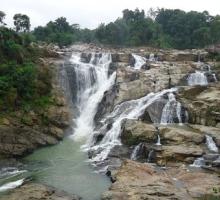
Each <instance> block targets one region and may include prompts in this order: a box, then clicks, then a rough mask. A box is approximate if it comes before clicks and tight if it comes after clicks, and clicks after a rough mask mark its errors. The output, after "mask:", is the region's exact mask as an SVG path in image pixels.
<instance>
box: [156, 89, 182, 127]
mask: <svg viewBox="0 0 220 200" xmlns="http://www.w3.org/2000/svg"><path fill="white" fill-rule="evenodd" d="M181 112H182V111H181V103H180V102H178V101H176V98H175V95H174V94H173V93H169V94H168V102H167V103H166V105H165V106H164V108H163V111H162V115H161V121H160V123H161V124H164V125H166V124H170V123H174V118H175V117H177V118H178V121H179V123H180V124H181V123H182V116H181Z"/></svg>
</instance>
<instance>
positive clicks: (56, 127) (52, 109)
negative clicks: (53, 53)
mask: <svg viewBox="0 0 220 200" xmlns="http://www.w3.org/2000/svg"><path fill="white" fill-rule="evenodd" d="M40 62H41V61H40ZM41 64H42V63H41ZM60 64H61V63H60V62H57V61H56V60H54V61H47V60H45V59H44V65H43V67H44V68H47V67H51V68H52V67H53V72H54V77H53V80H52V81H53V83H52V85H53V89H52V96H51V101H52V103H50V104H49V105H47V106H46V107H45V108H40V109H38V110H33V111H30V112H26V111H25V110H18V111H15V112H13V113H8V114H3V116H1V119H0V158H10V157H21V156H23V155H25V154H27V153H30V152H32V151H33V150H34V149H36V148H38V147H42V146H46V145H53V144H57V143H58V141H59V140H61V139H62V138H63V137H64V130H65V128H68V126H69V125H70V112H69V109H68V105H67V102H66V99H65V97H64V94H63V92H62V90H61V88H60V87H59V85H58V80H57V74H56V73H57V72H58V68H59V66H60Z"/></svg>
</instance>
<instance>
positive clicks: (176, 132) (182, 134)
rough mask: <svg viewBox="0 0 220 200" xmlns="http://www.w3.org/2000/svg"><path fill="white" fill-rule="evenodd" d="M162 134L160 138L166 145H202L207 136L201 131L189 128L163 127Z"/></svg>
mask: <svg viewBox="0 0 220 200" xmlns="http://www.w3.org/2000/svg"><path fill="white" fill-rule="evenodd" d="M160 133H161V134H160V138H161V140H162V142H163V143H165V144H182V143H185V144H187V143H195V144H201V143H202V142H204V140H205V136H204V135H203V134H201V132H200V131H196V130H193V129H191V130H190V129H189V128H188V130H187V127H186V128H184V127H172V126H167V127H162V128H160Z"/></svg>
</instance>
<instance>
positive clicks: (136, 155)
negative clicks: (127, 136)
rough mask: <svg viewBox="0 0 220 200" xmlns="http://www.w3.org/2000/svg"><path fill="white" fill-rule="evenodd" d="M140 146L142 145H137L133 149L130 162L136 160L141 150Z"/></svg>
mask: <svg viewBox="0 0 220 200" xmlns="http://www.w3.org/2000/svg"><path fill="white" fill-rule="evenodd" d="M141 146H142V143H139V144H138V145H137V146H135V147H134V150H133V151H132V153H131V160H137V158H138V153H139V152H140V150H141Z"/></svg>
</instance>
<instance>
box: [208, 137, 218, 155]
mask: <svg viewBox="0 0 220 200" xmlns="http://www.w3.org/2000/svg"><path fill="white" fill-rule="evenodd" d="M205 137H206V145H207V147H208V149H209V150H210V151H212V152H215V153H218V147H217V146H216V144H215V142H214V140H213V138H212V137H211V136H209V135H206V136H205Z"/></svg>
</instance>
